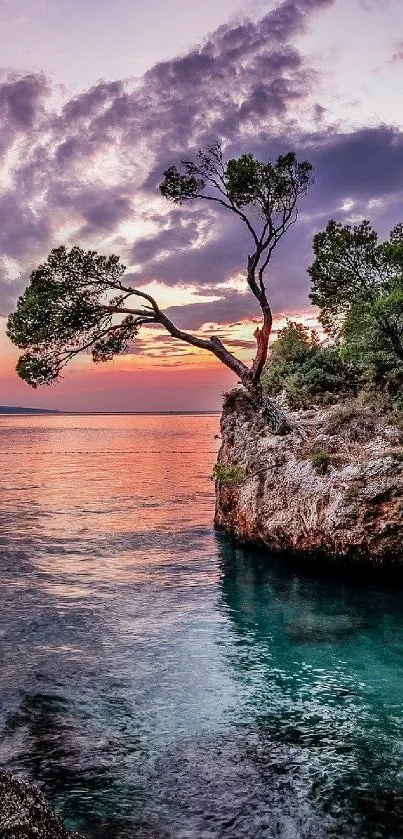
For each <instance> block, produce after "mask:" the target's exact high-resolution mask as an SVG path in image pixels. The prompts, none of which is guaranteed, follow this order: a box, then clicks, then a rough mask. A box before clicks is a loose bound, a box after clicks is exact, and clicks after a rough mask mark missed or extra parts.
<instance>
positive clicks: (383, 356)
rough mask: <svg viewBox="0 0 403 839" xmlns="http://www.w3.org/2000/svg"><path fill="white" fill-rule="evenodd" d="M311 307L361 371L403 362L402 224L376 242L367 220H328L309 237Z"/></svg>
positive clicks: (346, 355)
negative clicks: (312, 255)
mask: <svg viewBox="0 0 403 839" xmlns="http://www.w3.org/2000/svg"><path fill="white" fill-rule="evenodd" d="M313 249H314V254H315V260H314V262H313V263H312V265H311V266H310V268H309V269H308V273H309V274H310V277H311V280H312V292H311V294H310V298H311V300H312V303H313V304H314V305H315V306H318V308H319V318H320V321H321V323H322V324H323V326H324V327H325V329H326V330H327V331H328V332H329V333H331V334H334V335H338V336H340V337H341V338H342V343H343V346H344V349H343V355H344V358H345V359H348V360H349V361H353V362H354V363H358V364H360V365H361V367H363V368H366V367H368V366H369V367H372V366H373V364H375V367H376V366H377V364H378V360H377V357H378V356H379V364H380V367H381V368H382V367H383V365H384V364H385V363H386V365H388V364H389V361H388V359H387V356H391V357H392V363H393V364H394V365H396V363H397V360H398V362H399V363H403V225H402V224H399V225H397V226H396V227H395V228H394V229H393V230H392V232H391V234H390V236H389V239H388V240H387V241H386V242H382V243H378V237H377V234H376V232H375V230H374V229H373V228H372V227H371V225H370V223H369V221H366V220H364V221H362V222H361V223H360V224H358V225H356V226H354V227H352V226H351V225H348V224H346V225H342V224H339V223H337V222H335V221H330V222H329V223H328V225H327V227H326V229H325V230H324V231H323V232H321V233H317V234H316V236H315V237H314V242H313Z"/></svg>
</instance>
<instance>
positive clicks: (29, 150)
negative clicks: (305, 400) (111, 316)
mask: <svg viewBox="0 0 403 839" xmlns="http://www.w3.org/2000/svg"><path fill="white" fill-rule="evenodd" d="M335 2H336V0H285V2H283V3H282V4H281V5H280V6H278V8H276V9H274V10H273V11H271V12H270V13H268V14H266V15H265V16H264V17H262V18H261V19H260V20H257V21H251V20H247V21H243V22H240V23H238V24H233V25H226V26H222V27H220V28H219V29H218V30H217V31H216V32H215V33H214V34H213V35H211V36H210V37H209V38H208V40H206V41H205V42H204V43H203V44H202V45H201V46H199V47H197V48H194V49H192V50H191V51H189V52H188V53H187V54H185V55H183V56H180V57H178V58H175V59H172V60H170V61H165V62H161V63H159V64H156V65H155V66H154V67H153V68H152V69H151V70H149V71H148V72H147V73H146V74H145V75H144V76H143V77H142V78H141V79H139V80H135V81H125V82H123V81H116V82H102V83H100V84H97V85H96V86H94V87H93V88H92V89H90V90H88V91H86V92H84V93H82V94H80V95H77V96H76V97H74V98H71V99H70V100H68V101H66V102H65V103H64V104H63V105H60V106H59V107H58V108H57V107H56V104H57V100H56V98H55V95H54V92H53V94H52V92H51V89H50V86H49V84H48V82H47V81H46V79H45V78H44V77H43V76H42V75H29V76H26V77H24V78H17V77H16V76H11V77H10V76H9V77H3V79H2V80H1V82H0V119H1V121H2V126H3V127H2V132H1V144H0V155H1V158H0V171H1V183H2V185H3V189H2V193H1V195H0V271H1V276H0V304H1V307H2V311H3V313H7V312H8V311H9V310H10V308H11V307H12V305H13V301H14V300H15V297H16V295H17V294H18V293H19V291H20V290H21V288H22V287H23V285H24V284H25V282H26V280H27V276H28V273H29V271H30V270H31V269H32V267H33V266H34V265H35V264H36V263H37V262H38V261H40V260H41V259H42V258H43V257H45V256H46V254H47V252H48V250H49V249H50V248H51V247H53V246H55V245H57V244H59V242H65V243H67V244H74V243H76V242H77V243H79V244H81V245H82V246H84V247H93V248H96V249H97V250H99V251H101V252H106V253H110V252H111V251H114V252H118V253H120V254H121V256H122V258H123V260H124V261H125V263H126V264H127V265H128V271H129V274H130V277H131V279H132V281H133V282H136V283H137V284H141V283H145V282H149V281H151V280H158V281H160V282H161V283H163V284H164V285H165V286H171V287H174V286H183V285H185V286H192V285H193V286H195V287H198V288H200V290H201V291H204V292H205V291H206V290H208V292H209V294H213V295H214V293H215V294H216V296H218V297H219V298H220V299H219V300H216V301H215V302H206V301H203V302H192V303H191V304H189V305H186V306H183V307H180V306H176V305H175V306H173V307H171V309H170V314H171V315H172V316H174V317H175V318H176V319H177V320H178V323H179V324H180V325H182V326H186V327H187V328H194V329H197V328H200V327H201V326H202V325H203V324H204V323H207V322H208V323H210V322H218V323H230V322H232V321H236V320H240V319H247V318H253V317H256V316H257V314H258V312H257V310H256V305H255V301H254V300H253V299H249V297H248V296H247V295H243V294H242V293H240V291H239V289H238V290H236V289H235V288H233V287H232V286H231V283H230V282H228V279H229V278H230V277H233V276H235V275H236V274H238V273H239V272H242V271H243V270H244V267H245V256H246V255H247V253H248V247H249V241H248V235H247V233H246V231H244V230H243V229H242V227H240V226H239V224H238V223H237V219H232V218H230V217H229V216H228V215H225V213H217V214H216V213H213V212H212V211H211V210H209V209H206V208H205V207H203V208H190V207H188V206H185V207H183V208H176V207H172V206H171V205H169V204H167V202H164V201H163V199H162V198H161V197H160V196H159V193H158V183H159V181H160V179H161V176H162V172H163V170H164V169H165V168H166V167H167V165H170V164H171V163H173V162H175V161H177V160H180V159H181V157H182V156H184V155H189V154H191V153H192V152H194V150H195V149H197V148H198V147H199V146H200V145H203V144H205V143H207V142H209V141H211V140H215V139H217V138H219V139H221V140H222V142H223V143H224V146H225V148H226V151H227V153H228V154H238V153H241V152H242V151H245V150H249V149H250V150H252V151H254V152H255V153H256V154H257V155H258V156H260V157H262V158H266V159H268V158H271V157H273V156H276V155H277V154H278V153H280V152H281V151H284V150H287V149H289V148H294V149H296V150H297V151H298V154H299V156H300V157H303V158H308V159H310V160H312V162H314V164H315V167H316V185H315V187H314V188H313V189H312V190H311V193H310V196H309V199H308V200H307V201H306V203H305V205H304V209H303V212H302V214H301V219H300V222H299V224H298V225H297V226H296V227H295V228H293V230H292V231H291V232H290V234H289V236H288V237H287V241H285V242H284V243H283V244H282V245H281V249H279V251H278V253H276V255H275V259H274V260H273V265H272V271H271V275H270V294H271V299H272V301H273V307H274V309H275V311H276V312H283V311H287V310H288V311H296V310H298V309H303V308H304V306H306V305H307V292H308V286H307V278H306V272H305V267H306V266H307V265H308V264H309V261H310V259H311V250H310V247H311V245H310V243H311V240H312V234H313V232H314V231H315V230H316V229H318V228H320V227H321V226H323V224H324V223H325V222H326V220H327V218H328V217H329V216H337V217H339V218H341V219H346V220H348V219H349V218H354V217H356V216H358V215H366V216H368V215H369V216H371V217H372V218H374V219H375V221H379V222H380V224H381V228H382V230H385V232H386V229H387V227H388V225H390V226H392V225H393V224H394V223H395V222H396V221H397V220H398V217H397V216H396V213H398V202H399V201H400V200H401V196H402V192H403V180H402V178H403V167H402V162H403V160H402V159H403V135H402V134H401V133H399V132H398V131H397V130H395V129H392V128H389V127H387V126H380V127H373V128H370V129H361V130H358V129H357V130H356V131H354V132H350V133H342V131H341V129H340V128H339V129H338V130H337V131H336V130H333V131H330V130H329V129H325V128H322V129H321V128H320V126H321V124H322V120H323V118H324V115H325V113H326V112H325V109H324V108H323V107H322V105H321V104H320V103H318V101H317V97H316V86H317V83H318V78H317V73H316V72H315V69H314V67H313V66H312V65H311V63H310V62H309V60H308V59H307V58H306V57H304V56H303V54H302V53H301V51H300V50H298V49H297V45H296V40H295V39H296V38H297V37H298V36H299V35H300V34H301V33H302V32H303V31H304V30H305V29H306V27H307V25H308V22H309V19H310V16H311V15H313V14H314V13H316V12H319V11H321V10H322V11H326V9H330V8H331V7H332V6H333V5H334V4H335ZM59 95H60V94H59ZM52 96H53V98H52ZM55 103H56V104H55ZM386 202H387V203H386ZM195 295H197V292H196V291H195Z"/></svg>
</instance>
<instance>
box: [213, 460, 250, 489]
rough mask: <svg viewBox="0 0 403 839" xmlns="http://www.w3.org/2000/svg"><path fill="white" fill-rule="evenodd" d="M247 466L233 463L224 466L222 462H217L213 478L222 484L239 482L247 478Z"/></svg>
mask: <svg viewBox="0 0 403 839" xmlns="http://www.w3.org/2000/svg"><path fill="white" fill-rule="evenodd" d="M245 474H246V472H245V467H244V466H241V465H240V464H237V463H233V464H230V465H228V466H222V464H221V463H216V465H215V467H214V469H213V480H215V481H218V483H220V484H224V485H227V484H237V483H239V482H240V481H243V479H244V478H245Z"/></svg>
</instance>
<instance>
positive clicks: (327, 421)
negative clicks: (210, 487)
mask: <svg viewBox="0 0 403 839" xmlns="http://www.w3.org/2000/svg"><path fill="white" fill-rule="evenodd" d="M292 419H293V421H294V422H295V423H296V424H297V425H298V426H299V428H300V430H301V435H298V434H297V433H295V434H288V435H286V436H277V435H274V434H271V433H270V430H269V429H268V427H267V424H266V422H265V420H264V418H263V417H262V416H261V415H260V414H259V413H257V412H256V411H255V410H254V408H253V406H252V405H251V402H250V399H249V397H248V395H247V393H246V392H245V391H243V390H235V391H232V392H231V393H230V394H228V396H227V397H226V400H225V402H224V406H223V413H222V418H221V436H222V445H221V448H220V451H219V455H218V462H217V467H216V477H217V480H216V512H215V524H216V525H217V527H219V528H221V529H223V530H224V531H225V532H227V533H228V534H232V535H233V536H235V537H236V538H237V539H238V540H240V541H242V542H249V543H256V544H261V545H262V544H263V545H265V546H267V547H268V548H269V549H270V550H271V551H275V552H287V553H291V554H293V555H294V556H295V557H296V558H301V559H302V558H304V559H310V560H313V559H315V560H317V561H321V560H323V561H325V560H326V562H327V564H329V561H330V560H331V561H333V562H335V563H339V564H340V563H343V562H345V563H348V565H349V567H353V566H354V565H360V564H362V563H366V564H367V565H368V566H371V567H373V568H384V569H386V568H393V567H394V568H396V567H397V568H402V569H403V438H402V433H401V432H400V431H399V430H398V429H397V428H395V427H394V426H392V425H390V424H389V423H388V420H387V418H386V417H385V416H382V414H381V413H380V412H379V413H378V412H377V411H375V410H374V409H373V408H371V407H365V406H364V407H360V406H357V405H336V406H333V407H331V408H326V409H322V408H318V409H317V410H316V409H315V410H307V411H299V412H296V413H294V414H293V415H292Z"/></svg>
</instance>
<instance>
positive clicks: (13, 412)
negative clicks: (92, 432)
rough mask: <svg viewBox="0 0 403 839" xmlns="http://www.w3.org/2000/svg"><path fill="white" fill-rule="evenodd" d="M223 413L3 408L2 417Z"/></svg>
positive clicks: (0, 412)
mask: <svg viewBox="0 0 403 839" xmlns="http://www.w3.org/2000/svg"><path fill="white" fill-rule="evenodd" d="M220 414H221V411H213V410H211V411H51V410H46V409H43V410H42V409H41V408H3V407H0V416H14V417H16V416H20V417H21V416H24V417H25V416H52V417H170V416H177V417H182V416H191V417H195V416H211V415H214V416H219V415H220Z"/></svg>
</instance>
